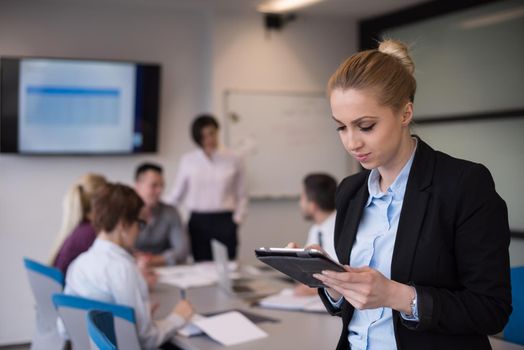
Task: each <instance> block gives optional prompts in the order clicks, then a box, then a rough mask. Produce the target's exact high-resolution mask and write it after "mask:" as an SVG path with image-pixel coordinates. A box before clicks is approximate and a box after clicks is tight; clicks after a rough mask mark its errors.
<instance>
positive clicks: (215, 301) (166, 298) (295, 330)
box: [151, 277, 342, 350]
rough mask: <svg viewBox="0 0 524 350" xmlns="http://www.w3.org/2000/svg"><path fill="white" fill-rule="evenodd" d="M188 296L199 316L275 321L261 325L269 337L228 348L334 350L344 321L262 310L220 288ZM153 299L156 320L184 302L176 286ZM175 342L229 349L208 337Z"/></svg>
mask: <svg viewBox="0 0 524 350" xmlns="http://www.w3.org/2000/svg"><path fill="white" fill-rule="evenodd" d="M256 283H262V284H264V285H270V286H271V287H272V288H274V289H275V290H278V289H282V288H285V287H288V288H289V287H292V284H290V283H289V282H284V281H282V280H279V279H278V278H272V277H259V278H257V281H256ZM186 295H187V299H188V300H189V301H190V302H191V303H192V305H193V306H194V307H195V309H196V312H197V313H199V314H211V313H218V312H222V311H230V310H239V311H245V312H248V313H250V314H256V315H257V316H262V317H266V318H269V319H273V320H274V321H275V322H267V321H266V322H261V323H257V326H258V327H260V328H261V329H262V330H264V331H265V332H266V333H267V334H268V336H267V337H265V338H262V339H257V340H253V341H250V342H246V343H242V344H238V345H234V346H228V347H227V349H231V350H241V349H250V350H267V349H334V348H335V347H336V343H337V341H338V338H339V336H340V328H341V326H342V323H341V321H340V319H339V318H338V317H333V316H330V315H329V314H327V313H318V312H301V311H288V310H275V309H265V308H261V307H259V306H256V305H254V303H253V300H250V299H245V298H241V297H239V296H236V295H233V294H232V293H230V292H227V291H226V290H224V289H222V288H220V287H219V286H218V285H210V286H204V287H195V288H189V289H187V291H186ZM151 299H152V301H153V302H158V303H159V308H158V309H157V311H156V312H155V318H162V317H165V316H166V315H167V314H168V313H169V312H170V311H171V310H172V308H173V307H174V306H175V304H176V303H177V302H178V301H179V300H180V290H179V289H178V288H177V287H175V286H171V285H167V284H161V283H159V284H158V285H157V286H156V287H155V289H154V290H153V292H152V294H151ZM173 342H174V343H175V344H176V345H177V346H179V347H181V348H183V349H188V350H204V349H205V350H208V349H209V350H213V349H224V348H225V347H224V346H223V345H221V344H219V343H218V342H216V341H214V340H213V339H211V338H210V337H208V336H207V335H197V336H192V337H184V336H180V335H177V336H176V337H175V338H174V339H173Z"/></svg>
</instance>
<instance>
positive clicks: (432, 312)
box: [319, 139, 511, 350]
mask: <svg viewBox="0 0 524 350" xmlns="http://www.w3.org/2000/svg"><path fill="white" fill-rule="evenodd" d="M368 176H369V171H364V172H361V173H358V174H356V175H353V176H350V177H348V178H346V179H344V181H342V183H341V184H340V185H339V187H338V189H337V198H336V207H337V218H336V223H335V249H336V252H337V256H338V258H339V261H340V262H341V263H342V264H348V262H349V256H350V253H351V247H352V246H353V243H354V241H355V236H356V233H357V229H358V224H359V222H360V218H361V216H362V211H363V208H364V205H365V203H366V200H367V198H368V196H369V193H368V188H367V179H368ZM509 242H510V232H509V226H508V214H507V208H506V204H505V202H504V201H503V200H502V198H500V196H499V195H498V194H497V192H496V191H495V185H494V183H493V179H492V177H491V174H490V173H489V171H488V169H486V167H484V166H483V165H481V164H476V163H472V162H468V161H465V160H460V159H456V158H453V157H450V156H448V155H446V154H444V153H442V152H437V151H434V150H433V149H432V148H431V147H430V146H428V145H427V144H426V143H424V142H423V141H422V140H420V139H418V146H417V150H416V153H415V158H414V160H413V164H412V168H411V172H410V174H409V178H408V183H407V187H406V192H405V195H404V202H403V205H402V211H401V214H400V221H399V225H398V231H397V237H396V241H395V247H394V250H393V259H392V262H391V279H392V280H395V281H398V282H401V283H406V284H412V285H413V286H415V288H416V290H417V295H418V313H419V319H420V321H419V322H418V323H414V322H409V321H405V320H404V319H403V318H402V317H400V315H399V312H397V311H395V310H393V326H394V329H395V338H396V342H397V347H398V349H399V350H409V349H417V350H418V349H424V350H429V349H439V350H440V349H446V350H449V349H457V350H458V349H460V350H464V349H490V348H491V347H490V344H489V340H488V338H487V335H488V334H495V333H498V332H500V331H501V330H502V329H503V328H504V325H505V324H506V322H507V320H508V317H509V315H510V313H511V288H510V277H509V253H508V247H509ZM319 294H320V296H321V298H322V300H323V302H324V305H325V306H326V308H327V309H328V311H329V312H330V313H331V314H332V315H336V316H341V317H342V334H341V336H340V340H339V343H338V346H337V349H340V350H342V349H344V350H346V349H348V348H349V344H348V339H347V338H348V330H347V328H348V324H349V322H350V320H351V317H352V315H353V311H354V308H353V306H351V304H349V303H348V302H347V301H346V300H344V302H343V304H342V307H341V309H335V308H333V307H332V305H331V304H330V303H329V301H328V300H327V299H326V297H325V295H324V292H323V291H322V290H320V291H319Z"/></svg>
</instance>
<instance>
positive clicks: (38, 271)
mask: <svg viewBox="0 0 524 350" xmlns="http://www.w3.org/2000/svg"><path fill="white" fill-rule="evenodd" d="M24 265H25V268H26V271H27V277H28V279H29V284H30V285H31V291H32V292H33V296H34V298H35V301H36V307H37V330H38V331H40V332H48V331H51V330H55V329H56V319H57V318H58V314H57V312H56V309H55V306H54V305H53V301H52V300H51V298H52V296H53V294H56V293H61V292H62V290H63V288H64V275H63V274H62V272H61V271H60V270H58V269H55V268H53V267H49V266H47V265H43V264H40V263H38V262H36V261H34V260H31V259H28V258H24Z"/></svg>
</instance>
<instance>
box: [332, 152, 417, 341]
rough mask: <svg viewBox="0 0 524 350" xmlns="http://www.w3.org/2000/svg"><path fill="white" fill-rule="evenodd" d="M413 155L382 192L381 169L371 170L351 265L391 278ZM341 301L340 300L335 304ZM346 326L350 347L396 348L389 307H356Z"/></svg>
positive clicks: (352, 251)
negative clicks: (367, 195)
mask: <svg viewBox="0 0 524 350" xmlns="http://www.w3.org/2000/svg"><path fill="white" fill-rule="evenodd" d="M415 149H416V147H415ZM414 155H415V151H413V153H412V155H411V157H410V159H409V160H408V162H407V163H406V165H404V167H403V168H402V170H401V171H400V173H399V174H398V176H397V178H396V179H395V181H394V182H393V183H392V184H391V186H390V187H389V188H388V189H387V190H386V191H385V192H381V191H380V173H379V172H378V170H377V169H373V170H371V173H370V175H369V178H368V191H369V198H368V200H367V202H366V205H365V207H364V211H363V213H362V218H361V220H360V224H359V227H358V231H357V235H356V238H355V243H354V244H353V248H352V250H351V257H350V266H352V267H363V266H369V267H371V268H373V269H375V270H378V271H380V273H382V274H383V275H384V276H385V277H386V278H391V260H392V256H393V249H394V246H395V239H396V236H397V228H398V222H399V219H400V211H401V209H402V203H403V201H404V193H405V192H406V185H407V182H408V176H409V172H410V170H411V165H412V164H413V158H414ZM340 303H341V300H340V301H339V303H334V305H337V304H338V305H340ZM338 305H337V306H338ZM403 317H404V315H403ZM405 318H406V317H405ZM415 320H416V319H415ZM348 330H349V336H348V340H349V344H350V345H351V349H359V350H360V349H362V350H374V349H396V348H397V345H396V341H395V333H394V329H393V313H392V310H391V309H390V308H384V307H382V308H377V309H367V310H357V309H355V311H354V313H353V317H352V319H351V322H350V323H349V326H348Z"/></svg>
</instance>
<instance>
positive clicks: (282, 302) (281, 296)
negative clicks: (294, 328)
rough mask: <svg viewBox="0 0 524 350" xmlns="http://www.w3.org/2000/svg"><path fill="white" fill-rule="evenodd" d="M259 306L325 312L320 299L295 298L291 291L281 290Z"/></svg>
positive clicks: (313, 297) (311, 297) (317, 297)
mask: <svg viewBox="0 0 524 350" xmlns="http://www.w3.org/2000/svg"><path fill="white" fill-rule="evenodd" d="M260 306H262V307H267V308H272V309H283V310H297V311H313V312H323V311H326V309H325V307H324V305H323V304H322V301H321V300H320V297H319V296H317V295H312V296H296V295H294V294H293V289H289V288H287V289H283V290H282V291H281V292H280V293H278V294H276V295H272V296H269V297H267V298H264V299H262V300H261V301H260Z"/></svg>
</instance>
